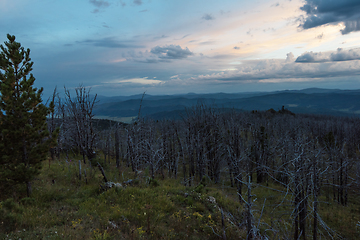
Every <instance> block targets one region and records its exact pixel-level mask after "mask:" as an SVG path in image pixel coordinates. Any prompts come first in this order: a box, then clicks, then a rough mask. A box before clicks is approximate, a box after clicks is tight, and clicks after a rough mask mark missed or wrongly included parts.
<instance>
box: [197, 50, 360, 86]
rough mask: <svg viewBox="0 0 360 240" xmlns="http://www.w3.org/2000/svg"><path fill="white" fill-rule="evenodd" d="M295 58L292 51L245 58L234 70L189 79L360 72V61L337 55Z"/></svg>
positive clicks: (227, 80)
mask: <svg viewBox="0 0 360 240" xmlns="http://www.w3.org/2000/svg"><path fill="white" fill-rule="evenodd" d="M340 51H341V50H340ZM345 56H348V54H347V55H345ZM343 58H344V57H343ZM293 59H294V56H293V54H292V53H289V54H287V58H286V59H284V60H281V59H280V60H279V59H272V60H270V59H268V60H255V61H243V62H242V64H239V65H236V66H234V67H235V68H236V69H235V70H226V71H217V72H214V73H212V74H206V75H199V76H196V77H192V78H191V79H190V80H191V81H195V82H204V81H206V82H208V83H210V82H213V83H219V82H222V83H235V82H283V81H298V82H301V81H308V80H309V79H327V78H333V77H342V78H344V77H351V76H359V75H360V61H339V59H338V61H333V62H316V63H313V62H303V63H299V62H294V61H293Z"/></svg>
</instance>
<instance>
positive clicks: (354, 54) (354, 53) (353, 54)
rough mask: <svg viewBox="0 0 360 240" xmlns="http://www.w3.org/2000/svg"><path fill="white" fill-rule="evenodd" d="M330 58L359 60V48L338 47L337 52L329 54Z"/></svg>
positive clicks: (333, 59) (335, 59) (334, 59)
mask: <svg viewBox="0 0 360 240" xmlns="http://www.w3.org/2000/svg"><path fill="white" fill-rule="evenodd" d="M330 59H331V60H332V61H350V60H360V51H359V49H350V50H343V49H341V48H338V50H337V52H335V53H332V54H331V55H330Z"/></svg>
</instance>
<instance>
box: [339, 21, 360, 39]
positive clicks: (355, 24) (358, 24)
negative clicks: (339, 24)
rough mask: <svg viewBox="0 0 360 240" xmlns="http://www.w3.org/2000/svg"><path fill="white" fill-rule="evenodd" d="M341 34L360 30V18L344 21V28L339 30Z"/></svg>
mask: <svg viewBox="0 0 360 240" xmlns="http://www.w3.org/2000/svg"><path fill="white" fill-rule="evenodd" d="M340 31H341V33H342V34H343V35H345V34H348V33H350V32H356V31H360V19H357V20H354V21H346V22H345V28H344V29H342V30H340Z"/></svg>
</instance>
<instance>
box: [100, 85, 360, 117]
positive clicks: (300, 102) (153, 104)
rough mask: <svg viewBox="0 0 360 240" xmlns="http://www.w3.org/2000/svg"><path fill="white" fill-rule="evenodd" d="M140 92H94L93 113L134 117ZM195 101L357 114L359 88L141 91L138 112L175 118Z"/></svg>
mask: <svg viewBox="0 0 360 240" xmlns="http://www.w3.org/2000/svg"><path fill="white" fill-rule="evenodd" d="M142 96H143V95H142V94H139V95H133V96H116V97H105V96H98V100H99V103H98V104H97V106H96V107H95V109H94V113H95V115H96V116H97V117H99V118H111V119H116V118H119V119H120V118H128V119H131V118H133V117H136V116H137V115H138V113H139V107H140V102H141V98H142ZM197 104H205V105H207V106H212V107H215V108H223V109H237V110H239V111H251V110H267V109H270V108H273V109H275V110H278V109H281V108H282V106H284V107H285V108H287V109H289V110H290V111H292V112H294V113H309V114H326V115H338V116H357V117H358V116H360V90H340V89H322V88H308V89H303V90H284V91H274V92H245V93H210V94H195V93H191V94H177V95H145V96H144V98H143V100H142V104H141V115H142V116H143V117H150V118H154V119H166V118H168V119H174V118H175V119H176V118H181V117H182V116H184V114H186V111H185V109H186V108H189V107H192V106H195V105H197Z"/></svg>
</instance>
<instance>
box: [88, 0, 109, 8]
mask: <svg viewBox="0 0 360 240" xmlns="http://www.w3.org/2000/svg"><path fill="white" fill-rule="evenodd" d="M89 2H90V3H91V4H93V5H95V7H97V8H101V7H108V6H110V3H109V2H108V1H104V0H90V1H89Z"/></svg>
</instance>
